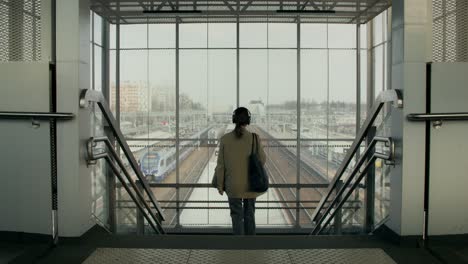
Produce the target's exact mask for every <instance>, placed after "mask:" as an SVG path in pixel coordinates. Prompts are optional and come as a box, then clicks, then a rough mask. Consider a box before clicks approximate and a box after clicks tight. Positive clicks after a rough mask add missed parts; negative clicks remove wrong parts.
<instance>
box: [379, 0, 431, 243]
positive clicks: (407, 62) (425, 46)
mask: <svg viewBox="0 0 468 264" xmlns="http://www.w3.org/2000/svg"><path fill="white" fill-rule="evenodd" d="M431 9H432V0H420V1H404V0H394V1H393V2H392V82H391V84H392V89H401V90H402V91H403V95H404V107H403V108H399V109H396V108H392V110H391V117H390V121H391V136H392V137H393V139H394V142H395V157H396V161H395V166H394V167H393V168H392V169H391V170H390V174H389V178H390V181H391V183H390V184H391V189H390V197H391V202H390V208H389V212H390V218H389V221H388V222H387V223H386V225H387V226H388V227H389V228H390V229H392V230H393V231H394V232H395V233H397V234H398V235H401V236H409V235H421V234H422V233H423V229H424V153H425V148H424V137H421V135H423V134H424V131H425V126H424V124H423V123H412V122H408V121H407V120H406V116H407V115H408V114H410V113H424V112H425V110H426V108H425V103H426V102H425V100H424V98H425V96H426V63H427V61H430V60H431V57H432V17H431Z"/></svg>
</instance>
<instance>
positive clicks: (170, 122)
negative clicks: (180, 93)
mask: <svg viewBox="0 0 468 264" xmlns="http://www.w3.org/2000/svg"><path fill="white" fill-rule="evenodd" d="M175 62H176V61H175V50H150V51H149V75H148V79H149V89H150V91H151V92H150V95H151V98H149V101H150V102H149V104H150V105H151V107H149V109H150V113H149V120H148V121H149V127H150V135H149V138H175V135H176V133H175V127H176V124H175V112H176V107H175V104H176V95H175V85H176V74H175V72H176V66H175Z"/></svg>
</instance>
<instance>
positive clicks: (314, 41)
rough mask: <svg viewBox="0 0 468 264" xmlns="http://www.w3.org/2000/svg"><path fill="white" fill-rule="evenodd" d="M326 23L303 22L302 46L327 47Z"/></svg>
mask: <svg viewBox="0 0 468 264" xmlns="http://www.w3.org/2000/svg"><path fill="white" fill-rule="evenodd" d="M327 34H328V33H327V25H326V24H301V48H327Z"/></svg>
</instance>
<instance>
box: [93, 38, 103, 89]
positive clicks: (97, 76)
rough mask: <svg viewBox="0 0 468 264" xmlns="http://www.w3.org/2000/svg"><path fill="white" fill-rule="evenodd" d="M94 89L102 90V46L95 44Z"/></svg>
mask: <svg viewBox="0 0 468 264" xmlns="http://www.w3.org/2000/svg"><path fill="white" fill-rule="evenodd" d="M94 90H96V91H102V48H101V47H99V46H97V45H94Z"/></svg>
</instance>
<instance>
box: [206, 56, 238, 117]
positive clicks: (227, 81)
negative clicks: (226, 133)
mask: <svg viewBox="0 0 468 264" xmlns="http://www.w3.org/2000/svg"><path fill="white" fill-rule="evenodd" d="M208 59H209V60H208V81H209V82H208V84H209V86H208V95H209V97H208V112H209V113H210V115H211V116H212V117H213V119H214V120H212V121H211V122H210V123H211V124H223V125H228V124H230V123H231V121H232V120H231V115H232V111H233V110H234V109H235V108H236V103H237V102H236V101H237V100H236V96H237V92H236V90H237V74H236V71H237V69H236V68H237V67H236V63H237V60H236V50H209V51H208Z"/></svg>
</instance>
